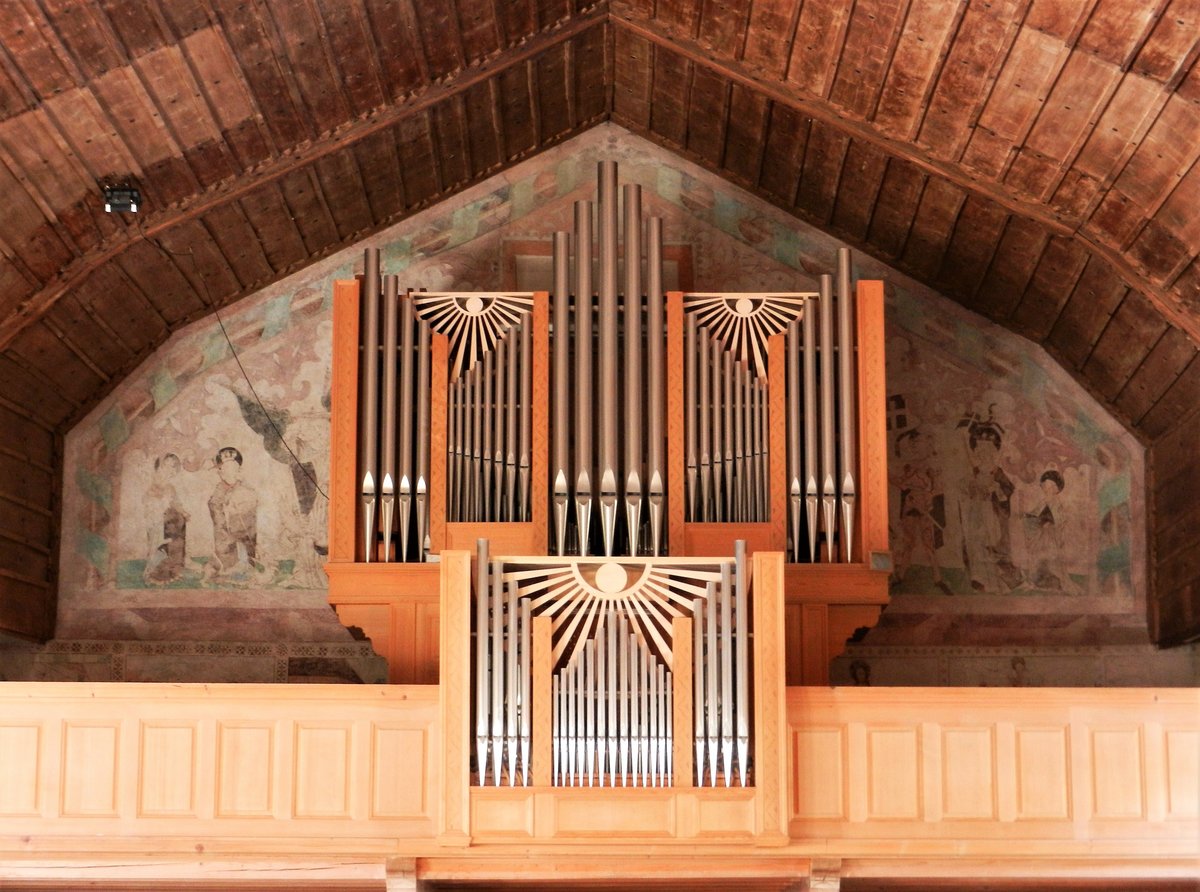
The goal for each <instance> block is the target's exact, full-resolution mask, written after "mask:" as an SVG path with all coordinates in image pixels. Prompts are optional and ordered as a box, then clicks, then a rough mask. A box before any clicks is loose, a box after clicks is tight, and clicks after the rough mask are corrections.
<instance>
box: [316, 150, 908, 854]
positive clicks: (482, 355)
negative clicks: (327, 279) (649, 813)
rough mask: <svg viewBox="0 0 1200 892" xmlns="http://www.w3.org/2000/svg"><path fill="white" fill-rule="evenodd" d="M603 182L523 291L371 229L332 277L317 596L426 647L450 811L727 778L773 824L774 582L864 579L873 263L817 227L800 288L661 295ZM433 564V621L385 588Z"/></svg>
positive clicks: (873, 504)
mask: <svg viewBox="0 0 1200 892" xmlns="http://www.w3.org/2000/svg"><path fill="white" fill-rule="evenodd" d="M621 195H622V200H621V201H620V202H618V188H617V177H616V166H615V164H612V163H610V162H603V163H601V164H600V166H599V176H598V188H597V201H596V203H595V208H593V203H592V202H591V201H579V202H576V206H575V219H574V228H573V231H572V232H570V233H565V232H563V233H557V234H556V235H555V237H554V241H553V287H552V290H551V291H549V292H533V293H518V292H473V293H466V292H426V291H412V290H405V289H402V288H401V287H400V283H399V281H398V280H397V278H396V277H395V276H389V275H384V274H383V272H382V271H381V270H380V269H379V261H378V254H377V253H376V252H373V251H368V252H367V254H366V256H365V260H364V274H363V276H362V277H361V278H360V279H359V280H356V281H353V282H339V283H337V285H336V286H335V295H334V361H333V363H334V364H333V379H332V392H333V405H332V437H331V453H332V454H331V472H330V487H331V497H330V500H331V508H330V556H329V557H330V560H329V564H328V565H327V569H328V573H329V577H330V600H331V602H332V603H333V604H334V605H335V607H337V609H338V611H339V615H341V616H342V617H343V620H344V621H346V622H348V623H350V624H356V625H362V626H363V627H364V629H365V630H366V631H367V632H368V634H370V635H371V637H372V638H373V639H374V640H375V641H376V644H377V647H378V648H379V649H381V650H382V651H383V652H384V653H385V655H387V656H389V658H391V659H393V660H395V659H397V658H398V657H399V650H400V649H401V648H400V642H401V641H402V640H403V641H407V642H409V643H410V645H411V646H414V647H417V648H420V647H422V646H423V647H424V648H425V650H426V653H427V660H428V659H433V660H436V661H437V667H438V668H437V672H438V674H439V676H440V682H441V684H442V685H443V691H444V694H445V696H444V698H443V700H444V707H445V709H446V712H445V714H444V716H443V733H444V735H445V740H444V743H443V745H444V747H446V748H447V749H446V753H447V757H448V758H449V759H450V762H449V763H448V765H449V764H458V765H460V766H461V768H462V772H461V776H459V774H457V773H455V772H449V775H448V777H447V778H446V790H445V791H444V793H445V797H446V798H445V809H446V815H447V819H446V826H445V828H444V830H445V833H446V834H447V836H448V837H453V836H455V835H456V834H459V833H463V834H466V835H468V836H469V835H472V834H480V833H482V834H483V835H485V836H486V834H487V831H486V829H485V827H486V826H487V823H488V822H487V820H483V818H482V817H480V816H481V815H494V814H499V812H489V811H487V809H486V808H484V810H483V811H482V812H480V811H479V809H480V808H483V806H482V803H485V802H494V801H495V797H496V796H512V797H517V798H515V799H513V800H512V802H514V803H516V802H524V803H526V805H528V807H530V808H532V807H533V806H532V805H529V804H528V803H529V802H531V801H532V800H528V799H527V798H525V799H522V798H521V797H528V796H529V795H531V794H530V793H529V791H536V790H540V789H545V788H548V789H554V790H558V791H559V792H560V793H561V794H562V795H568V796H569V795H572V794H571V793H570V789H571V788H576V789H577V788H580V787H606V788H609V794H608V795H613V796H618V795H622V794H627V793H628V792H629V788H634V787H639V788H646V789H652V788H661V789H663V790H675V791H684V790H701V789H707V790H709V793H708V794H705V795H715V796H719V795H733V794H734V791H736V790H743V791H746V795H750V796H751V797H752V801H753V803H754V814H755V815H756V816H757V817H755V818H754V820H753V821H752V822H751V823H753V824H754V827H755V828H756V829H755V830H754V831H753V832H754V833H755V834H757V836H758V837H759V838H760V839H766V838H767V837H771V838H776V837H779V838H782V831H780V828H779V826H778V824H777V821H775V820H774V818H771V819H769V820H768V819H766V818H764V816H769V815H773V814H774V811H773V810H772V809H773V808H774V807H775V806H773V805H772V802H774V803H775V805H776V806H777V805H778V802H776V801H775V800H776V799H777V798H778V796H779V795H781V794H780V792H779V791H780V790H781V789H782V788H781V786H780V784H781V782H782V777H783V774H784V772H783V770H782V758H783V755H782V751H781V750H780V745H779V743H778V741H777V740H775V739H774V737H773V735H774V734H775V732H774V731H772V730H770V729H772V728H774V727H777V726H778V722H779V721H780V717H781V715H782V712H781V710H782V706H781V704H782V692H783V689H784V687H783V686H784V684H785V674H788V675H790V674H791V672H792V659H793V655H792V654H790V653H789V654H786V655H785V653H784V649H785V648H784V641H785V634H786V635H788V636H790V637H791V638H793V639H795V638H796V637H797V636H795V635H792V634H791V633H792V626H793V625H795V623H794V622H793V616H794V612H793V611H792V608H793V606H794V605H795V604H799V606H800V608H801V609H800V616H801V618H802V621H804V622H807V621H808V618H809V617H810V616H818V617H819V616H831V615H832V611H833V610H834V609H835V606H836V605H838V604H851V605H858V606H859V607H862V606H867V607H872V608H873V609H875V610H877V609H878V605H881V604H883V603H886V585H887V571H888V570H889V569H890V556H889V555H888V552H887V527H886V524H887V516H886V514H887V511H886V499H887V483H886V452H885V448H886V447H885V443H886V437H885V424H884V405H883V404H884V397H883V394H884V389H883V388H884V381H883V318H882V313H883V291H882V283H879V282H862V281H860V282H858V283H856V284H855V283H853V282H852V280H851V263H850V256H849V252H848V251H842V252H840V253H839V257H838V264H837V269H836V271H835V273H834V274H831V275H827V276H821V277H820V287H819V289H818V290H816V291H814V292H804V293H788V294H781V293H729V292H722V293H682V292H668V293H664V292H663V290H662V270H661V265H662V239H663V233H662V224H661V221H660V220H658V219H657V218H650V219H649V220H643V218H642V213H641V196H640V191H639V187H638V186H636V185H631V184H627V185H626V186H625V187H624V189H623V190H622V192H621ZM619 204H620V205H621V206H622V207H619ZM622 209H623V214H622V213H619V211H620V210H622ZM619 222H620V223H622V225H621V226H619V225H618V224H619ZM593 233H594V234H595V236H596V237H595V239H594V240H593ZM619 235H623V237H624V252H623V256H624V258H625V263H624V270H623V275H622V276H620V277H619V275H618V274H619V273H620V272H621V267H620V265H619V263H618V256H619V254H621V252H620V250H619V245H618V242H619V238H618V236H619ZM594 250H595V251H596V253H597V257H596V260H597V261H598V263H597V264H596V269H597V270H598V276H597V277H596V278H597V281H596V283H595V284H596V287H595V289H593V282H592V273H593V251H594ZM643 258H644V261H645V263H644V268H643ZM618 278H620V279H621V280H622V281H620V282H619V281H618ZM472 555H473V556H474V558H473V561H472ZM785 565H786V569H785ZM434 590H436V591H437V592H438V598H437V602H436V604H435V605H434V611H433V616H435V617H436V621H437V622H438V623H439V624H440V629H441V632H440V635H439V636H437V637H438V640H437V641H433V640H432V638H433V636H431V635H430V634H428V631H429V630H431V629H432V628H435V627H434V626H429V625H428V624H427V625H426V626H425V628H426V632H425V633H424V634H422V633H421V632H419V631H418V632H415V633H414V632H412V630H408V631H407V632H406V631H405V630H404V628H402V627H404V626H405V625H406V624H408V625H411V624H412V623H413V618H412V617H413V615H412V614H411V613H409V614H403V613H402V612H400V604H401V602H404V601H405V600H406V599H420V598H422V597H424V598H426V599H429V598H430V597H431V594H430V593H431V592H432V591H434ZM822 610H823V611H824V613H822ZM868 612H869V611H868ZM854 615H855V616H857V615H859V614H854ZM843 622H844V620H843ZM828 625H829V626H831V627H833V626H836V625H837V623H835V622H832V621H830V622H829V623H828ZM785 626H787V627H788V630H787V632H786V633H785ZM830 634H831V635H832V634H833V633H832V632H831V633H830ZM406 635H407V637H405V636H406ZM818 637H819V636H818ZM418 639H423V640H418ZM812 639H813V635H812V634H811V632H810V631H809V630H808V629H807V628H805V629H804V630H803V631H802V633H801V634H800V635H799V640H787V646H788V648H790V649H807V648H809V645H810V644H811V643H812V642H811V640H812ZM834 645H836V641H834ZM389 649H390V650H389ZM430 651H432V657H429V656H428V654H429V652H430ZM832 655H833V654H832V652H831V648H830V647H828V646H827V647H826V648H825V650H824V652H823V653H822V652H820V648H819V647H818V648H815V649H813V650H812V651H811V652H805V653H802V654H801V655H800V657H799V662H800V664H801V665H802V666H804V667H808V666H818V667H819V664H820V662H821V661H822V660H824V661H827V659H828V657H829V656H832ZM805 671H807V670H805ZM819 671H821V669H820V668H818V672H819ZM396 675H397V674H396V673H393V677H394V680H414V679H409V678H403V677H396ZM451 691H453V693H450V692H451ZM764 734H765V735H766V736H765V737H764ZM522 791H524V792H522ZM481 797H482V798H481ZM487 797H492V799H488V798H487ZM672 801H673V803H674V805H673V807H677V808H684V807H685V805H684V804H682V803H683V800H672ZM746 801H751V800H746ZM522 807H524V806H522ZM747 814H749V813H743V814H741V817H740V818H738V819H737V820H733V824H737V823H738V821H739V820H743V819H746V815H747ZM472 815H476V817H478V818H479V820H475V819H474V818H472V817H471V816H472ZM455 816H457V817H455ZM473 820H475V828H474V830H473V831H469V832H468V830H467V829H465V828H467V827H469V825H471V824H472V821H473ZM764 821H765V824H764ZM743 822H744V820H743ZM503 823H504V822H503V821H500V824H503ZM768 825H769V826H768ZM496 829H497V832H500V833H501V835H503V832H504V831H503V828H502V827H500V828H496ZM731 832H733V831H731ZM738 832H741V831H738Z"/></svg>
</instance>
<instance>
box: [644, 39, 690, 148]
mask: <svg viewBox="0 0 1200 892" xmlns="http://www.w3.org/2000/svg"><path fill="white" fill-rule="evenodd" d="M692 68H693V66H692V64H691V63H690V62H689V60H688V59H686V58H685V57H683V56H681V55H679V54H677V53H673V52H670V51H669V50H667V49H666V48H664V47H661V46H658V47H655V48H654V71H653V75H654V81H653V85H652V88H651V100H650V131H651V132H652V133H656V134H658V135H659V136H661V137H662V138H663V139H665V140H667V142H668V143H670V144H672V145H677V146H680V147H681V148H682V147H684V146H686V144H687V126H688V120H687V110H688V102H689V96H690V92H691V90H690V87H691V80H692Z"/></svg>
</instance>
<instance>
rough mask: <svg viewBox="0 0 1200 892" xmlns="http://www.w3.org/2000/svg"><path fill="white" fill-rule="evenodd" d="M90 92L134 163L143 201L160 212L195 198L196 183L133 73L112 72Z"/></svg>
mask: <svg viewBox="0 0 1200 892" xmlns="http://www.w3.org/2000/svg"><path fill="white" fill-rule="evenodd" d="M94 88H95V92H96V98H97V100H98V101H99V103H100V107H101V108H103V109H104V111H105V112H106V114H107V116H108V122H109V126H110V127H112V129H113V130H115V131H116V133H117V135H118V136H119V137H120V138H121V141H122V142H123V144H124V145H125V146H126V147H127V149H128V151H129V153H130V154H131V155H132V156H133V157H134V159H135V160H136V162H137V166H138V168H139V172H138V174H139V175H138V185H139V186H140V187H141V190H142V198H143V201H144V203H146V204H147V205H148V206H151V207H154V206H157V207H160V208H161V207H165V206H167V205H170V204H173V203H175V202H178V201H182V200H184V199H185V198H187V197H188V196H190V195H194V194H195V193H196V192H197V191H198V188H197V187H198V186H199V180H198V178H197V177H196V174H195V172H194V171H192V170H191V169H190V168H189V167H188V165H187V164H186V163H185V162H184V160H183V158H182V157H181V154H182V148H181V146H180V145H179V143H178V142H177V141H176V140H175V138H174V136H173V135H172V134H171V132H170V131H169V130H168V129H167V126H166V123H165V122H164V119H163V115H162V112H161V110H160V109H159V108H158V106H157V103H155V101H154V99H153V97H152V96H151V95H150V93H149V92H148V91H147V89H146V85H145V84H144V83H143V82H142V79H141V78H140V77H139V75H138V72H137V71H136V70H135V69H133V68H130V67H121V68H114V69H113V70H112V71H110V72H108V73H107V74H105V75H104V76H103V77H101V78H99V79H97V80H96V81H95V82H94ZM118 173H120V172H118ZM142 212H143V213H144V212H145V211H144V210H143V211H142Z"/></svg>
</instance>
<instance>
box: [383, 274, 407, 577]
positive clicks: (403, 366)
mask: <svg viewBox="0 0 1200 892" xmlns="http://www.w3.org/2000/svg"><path fill="white" fill-rule="evenodd" d="M387 288H388V290H389V291H390V292H391V293H393V294H395V293H396V292H397V291H398V290H399V288H398V283H397V282H396V277H395V276H388V284H387ZM390 361H391V362H395V358H394V357H393V358H392V359H391V360H390ZM413 390H414V387H413V302H412V298H411V296H409V297H407V298H405V299H404V300H403V301H402V307H401V311H400V443H399V450H400V456H399V457H400V463H399V464H400V494H399V498H398V500H397V506H398V507H399V509H400V549H399V550H400V555H399V556H400V560H402V561H407V560H408V524H409V520H410V518H411V516H412V495H413V408H414V406H413ZM390 537H391V530H390V529H389V530H386V531H385V532H384V539H385V540H387V539H389V538H390ZM384 547H385V549H386V548H387V545H386V541H385V546H384Z"/></svg>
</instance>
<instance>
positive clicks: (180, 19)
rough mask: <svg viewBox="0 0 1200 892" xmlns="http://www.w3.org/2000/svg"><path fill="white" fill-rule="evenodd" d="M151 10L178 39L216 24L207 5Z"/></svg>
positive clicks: (163, 7)
mask: <svg viewBox="0 0 1200 892" xmlns="http://www.w3.org/2000/svg"><path fill="white" fill-rule="evenodd" d="M67 2H70V0H67ZM151 9H152V10H153V11H154V13H155V14H156V15H158V16H159V17H160V21H161V22H162V25H163V28H164V30H165V31H166V32H168V33H171V32H173V33H174V34H175V36H176V39H178V38H179V37H186V36H187V35H189V34H194V33H195V32H197V31H200V30H204V29H208V28H211V27H212V26H213V24H214V21H213V17H212V16H211V14H210V13H211V10H210V8H209V7H208V5H207V4H206V3H166V4H160V5H157V6H153V7H151Z"/></svg>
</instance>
